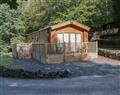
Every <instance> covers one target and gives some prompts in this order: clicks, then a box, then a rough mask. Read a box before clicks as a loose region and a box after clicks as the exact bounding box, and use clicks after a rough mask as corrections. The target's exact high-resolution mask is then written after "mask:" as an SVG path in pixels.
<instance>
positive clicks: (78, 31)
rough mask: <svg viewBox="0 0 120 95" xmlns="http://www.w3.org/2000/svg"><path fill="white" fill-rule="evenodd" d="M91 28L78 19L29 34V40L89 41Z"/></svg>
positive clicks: (46, 41)
mask: <svg viewBox="0 0 120 95" xmlns="http://www.w3.org/2000/svg"><path fill="white" fill-rule="evenodd" d="M89 30H90V28H89V27H87V26H85V25H83V24H80V23H78V22H76V21H67V22H64V23H60V24H56V25H53V26H49V27H46V28H43V29H40V30H39V31H36V32H33V33H30V34H28V42H29V43H31V42H32V43H34V42H39V43H56V44H57V45H58V47H59V46H60V43H68V45H71V43H75V46H76V45H77V43H82V42H88V32H89Z"/></svg>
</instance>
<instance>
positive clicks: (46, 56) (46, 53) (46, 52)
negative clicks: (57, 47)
mask: <svg viewBox="0 0 120 95" xmlns="http://www.w3.org/2000/svg"><path fill="white" fill-rule="evenodd" d="M47 46H48V44H47V43H45V63H46V64H47V63H48V50H47V49H48V47H47Z"/></svg>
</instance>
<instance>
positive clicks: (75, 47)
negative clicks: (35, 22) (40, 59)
mask: <svg viewBox="0 0 120 95" xmlns="http://www.w3.org/2000/svg"><path fill="white" fill-rule="evenodd" d="M46 48H47V49H46V50H47V53H48V54H61V53H64V52H65V53H71V52H76V53H77V52H94V53H95V52H97V42H83V43H71V44H69V43H59V44H55V43H46Z"/></svg>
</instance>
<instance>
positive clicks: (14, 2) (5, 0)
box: [0, 0, 18, 9]
mask: <svg viewBox="0 0 120 95" xmlns="http://www.w3.org/2000/svg"><path fill="white" fill-rule="evenodd" d="M4 3H7V4H8V5H10V8H12V9H13V8H14V9H16V8H17V6H18V4H17V0H0V4H4Z"/></svg>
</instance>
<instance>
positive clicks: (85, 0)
mask: <svg viewBox="0 0 120 95" xmlns="http://www.w3.org/2000/svg"><path fill="white" fill-rule="evenodd" d="M111 4H112V2H111V0H45V1H43V0H35V1H30V0H29V1H26V3H25V2H23V4H22V6H23V13H24V14H25V22H26V26H27V33H29V32H32V31H34V30H38V29H39V28H41V27H45V26H49V25H53V24H56V23H60V22H63V21H67V20H77V21H79V22H80V23H83V24H85V25H88V26H90V27H99V26H101V25H102V24H105V23H107V22H111V21H112V20H113V18H112V14H111V13H112V11H113V10H112V9H113V8H112V7H111V6H112V5H111Z"/></svg>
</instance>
